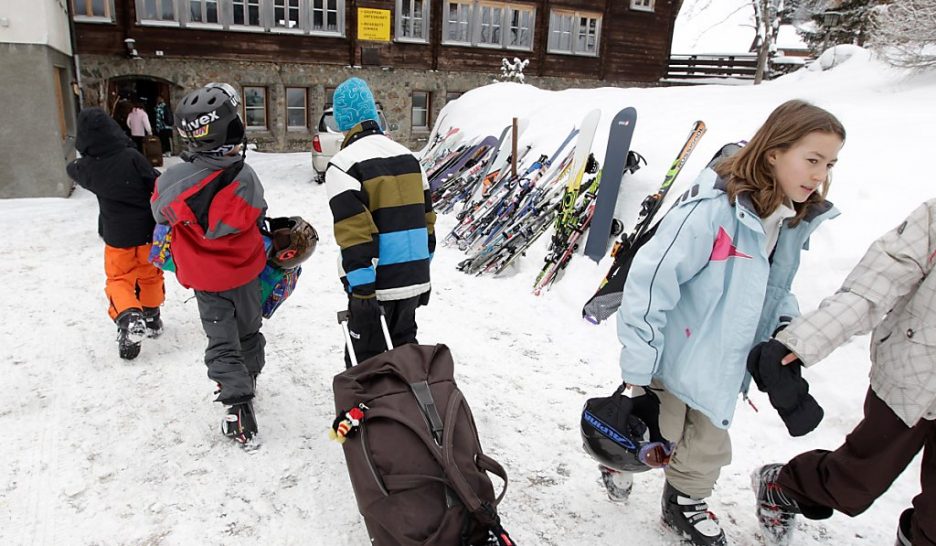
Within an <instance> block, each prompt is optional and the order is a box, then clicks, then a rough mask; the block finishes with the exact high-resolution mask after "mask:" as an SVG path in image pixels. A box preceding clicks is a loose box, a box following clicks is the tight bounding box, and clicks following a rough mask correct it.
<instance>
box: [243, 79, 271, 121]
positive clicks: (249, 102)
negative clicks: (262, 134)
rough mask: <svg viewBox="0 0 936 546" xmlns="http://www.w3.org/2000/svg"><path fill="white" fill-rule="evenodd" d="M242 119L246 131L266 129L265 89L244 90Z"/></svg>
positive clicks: (248, 88) (246, 88) (250, 88)
mask: <svg viewBox="0 0 936 546" xmlns="http://www.w3.org/2000/svg"><path fill="white" fill-rule="evenodd" d="M244 118H245V119H246V120H247V128H248V129H266V128H267V104H266V87H245V88H244Z"/></svg>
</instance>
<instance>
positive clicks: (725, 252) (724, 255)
mask: <svg viewBox="0 0 936 546" xmlns="http://www.w3.org/2000/svg"><path fill="white" fill-rule="evenodd" d="M732 257H733V258H747V259H748V260H750V259H751V256H748V255H747V254H745V253H744V252H741V251H740V250H738V247H736V246H734V245H733V244H731V235H728V232H727V231H725V228H723V227H720V226H719V228H718V235H716V236H715V244H714V245H712V255H711V256H709V261H710V262H724V261H727V260H728V258H732Z"/></svg>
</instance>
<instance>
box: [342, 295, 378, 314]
mask: <svg viewBox="0 0 936 546" xmlns="http://www.w3.org/2000/svg"><path fill="white" fill-rule="evenodd" d="M348 312H349V313H351V318H352V320H366V318H367V317H369V316H377V315H378V314H380V304H379V303H378V302H377V296H376V295H375V294H369V295H362V294H355V293H352V294H351V297H350V298H348ZM375 320H376V319H375Z"/></svg>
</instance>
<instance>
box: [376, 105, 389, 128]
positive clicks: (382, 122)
mask: <svg viewBox="0 0 936 546" xmlns="http://www.w3.org/2000/svg"><path fill="white" fill-rule="evenodd" d="M377 116H378V117H379V118H380V129H381V130H382V131H384V132H386V131H389V130H390V125H388V124H387V118H385V117H384V115H383V111H381V110H378V111H377Z"/></svg>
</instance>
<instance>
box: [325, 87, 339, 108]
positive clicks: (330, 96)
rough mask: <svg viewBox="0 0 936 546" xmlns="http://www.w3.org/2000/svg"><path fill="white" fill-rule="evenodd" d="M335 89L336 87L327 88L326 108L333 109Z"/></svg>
mask: <svg viewBox="0 0 936 546" xmlns="http://www.w3.org/2000/svg"><path fill="white" fill-rule="evenodd" d="M335 89H337V88H336V87H326V88H325V107H326V108H331V105H332V103H334V102H335Z"/></svg>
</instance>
